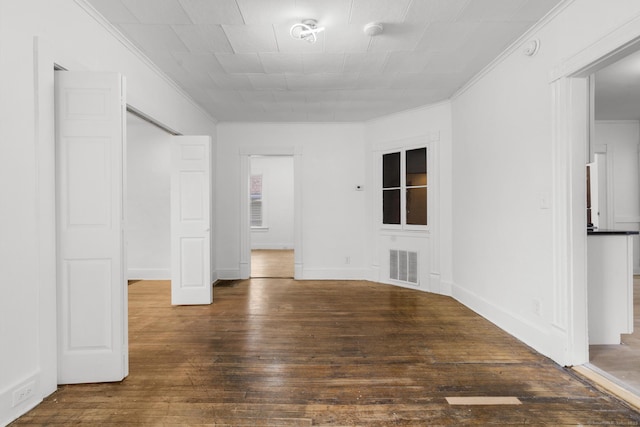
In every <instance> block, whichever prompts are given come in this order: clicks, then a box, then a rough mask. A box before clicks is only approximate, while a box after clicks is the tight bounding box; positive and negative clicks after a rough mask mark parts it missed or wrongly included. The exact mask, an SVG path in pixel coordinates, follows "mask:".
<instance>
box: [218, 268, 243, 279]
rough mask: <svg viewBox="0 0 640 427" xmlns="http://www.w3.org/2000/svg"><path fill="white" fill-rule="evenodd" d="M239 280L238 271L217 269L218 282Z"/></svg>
mask: <svg viewBox="0 0 640 427" xmlns="http://www.w3.org/2000/svg"><path fill="white" fill-rule="evenodd" d="M238 279H240V270H239V269H237V268H235V269H228V270H225V269H219V270H218V280H238Z"/></svg>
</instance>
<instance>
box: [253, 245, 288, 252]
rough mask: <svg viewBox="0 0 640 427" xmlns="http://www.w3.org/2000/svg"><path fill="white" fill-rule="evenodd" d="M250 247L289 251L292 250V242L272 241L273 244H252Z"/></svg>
mask: <svg viewBox="0 0 640 427" xmlns="http://www.w3.org/2000/svg"><path fill="white" fill-rule="evenodd" d="M251 249H266V250H277V251H290V250H293V245H292V244H287V243H274V244H268V243H265V244H252V245H251Z"/></svg>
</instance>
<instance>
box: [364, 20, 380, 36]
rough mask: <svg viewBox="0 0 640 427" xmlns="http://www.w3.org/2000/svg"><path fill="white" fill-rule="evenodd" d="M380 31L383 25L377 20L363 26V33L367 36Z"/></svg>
mask: <svg viewBox="0 0 640 427" xmlns="http://www.w3.org/2000/svg"><path fill="white" fill-rule="evenodd" d="M382 31H384V27H383V26H382V24H381V23H379V22H369V23H368V24H367V25H365V26H364V33H365V34H366V35H368V36H369V37H373V36H377V35H378V34H382Z"/></svg>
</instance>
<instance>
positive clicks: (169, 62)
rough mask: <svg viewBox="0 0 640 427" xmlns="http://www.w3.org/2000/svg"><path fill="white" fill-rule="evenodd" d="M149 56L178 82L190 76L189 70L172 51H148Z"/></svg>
mask: <svg viewBox="0 0 640 427" xmlns="http://www.w3.org/2000/svg"><path fill="white" fill-rule="evenodd" d="M147 57H148V58H149V59H150V60H151V62H153V63H154V64H155V65H156V66H158V67H159V68H160V69H161V70H162V71H163V72H164V73H166V74H167V75H168V76H169V77H171V78H172V79H174V80H176V81H177V82H180V81H182V80H187V79H188V78H189V72H188V71H187V70H185V69H184V68H183V67H182V66H180V64H179V63H178V61H176V58H175V57H174V56H173V55H172V54H171V53H170V52H167V51H164V50H158V51H152V52H148V53H147Z"/></svg>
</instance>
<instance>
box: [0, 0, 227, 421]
mask: <svg viewBox="0 0 640 427" xmlns="http://www.w3.org/2000/svg"><path fill="white" fill-rule="evenodd" d="M82 5H83V2H82V1H74V0H57V1H49V0H3V1H1V2H0V67H1V69H2V70H3V72H2V76H3V78H2V79H1V80H0V93H2V96H0V120H2V122H1V124H0V141H2V144H0V178H1V179H0V194H2V198H3V202H2V208H0V219H1V221H0V235H2V239H1V240H2V243H1V244H0V271H2V274H3V285H2V297H1V298H0V342H1V346H2V351H0V424H4V423H7V422H9V421H10V420H12V419H14V418H15V417H17V416H19V415H20V414H22V413H24V412H26V411H27V410H28V409H30V408H31V407H32V406H34V405H36V404H37V403H38V402H39V401H40V400H41V399H42V398H43V397H44V396H46V395H48V394H50V393H51V392H53V391H54V390H55V388H56V378H57V373H56V372H57V362H56V317H55V312H56V298H55V297H56V292H55V274H56V273H55V216H54V212H55V211H54V206H55V205H54V194H55V193H54V189H53V183H54V182H55V181H54V149H53V147H54V141H53V134H54V133H53V123H54V122H53V116H54V112H53V105H54V102H53V81H54V77H53V63H54V61H55V62H57V63H59V64H61V65H63V66H65V67H66V68H68V69H71V70H94V71H119V72H122V73H123V74H124V75H125V76H126V77H127V88H128V92H127V95H128V101H129V103H130V104H132V105H133V106H134V107H136V108H137V109H139V110H141V111H143V112H145V113H146V114H148V115H150V116H151V117H153V118H155V119H157V120H159V121H160V122H163V123H164V124H166V125H167V126H169V127H171V128H173V129H175V130H177V131H179V132H181V133H184V134H208V135H211V136H212V137H214V138H215V133H216V130H215V122H214V121H212V119H210V118H209V117H208V116H207V115H206V114H204V113H203V112H202V110H200V109H199V108H197V107H196V106H195V105H194V104H193V103H192V102H191V101H190V100H189V99H188V98H186V97H185V96H184V95H183V93H182V92H180V91H178V90H176V88H175V86H174V85H173V84H171V83H169V81H168V80H166V79H165V78H164V77H162V76H161V75H159V74H158V73H156V71H155V69H154V68H153V67H151V66H150V65H149V64H148V63H147V62H145V61H144V60H143V59H142V58H141V56H140V55H139V54H136V53H132V52H131V51H129V50H128V49H127V48H126V43H123V42H122V41H121V40H119V39H117V38H116V37H115V36H114V33H112V32H110V31H109V30H107V29H106V28H105V27H104V26H103V25H102V24H101V23H100V20H99V19H98V18H94V17H93V16H92V15H90V14H89V13H88V12H87V11H86V10H85V9H84V8H83V7H82ZM36 36H37V40H34V37H36ZM214 140H215V139H214ZM8 325H11V327H10V328H9V327H8ZM31 381H33V382H34V393H33V397H32V398H30V399H27V400H26V401H24V402H22V403H21V404H19V405H17V406H13V401H12V396H13V392H14V391H15V390H16V389H17V388H19V387H21V386H23V385H26V384H29V383H30V382H31Z"/></svg>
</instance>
